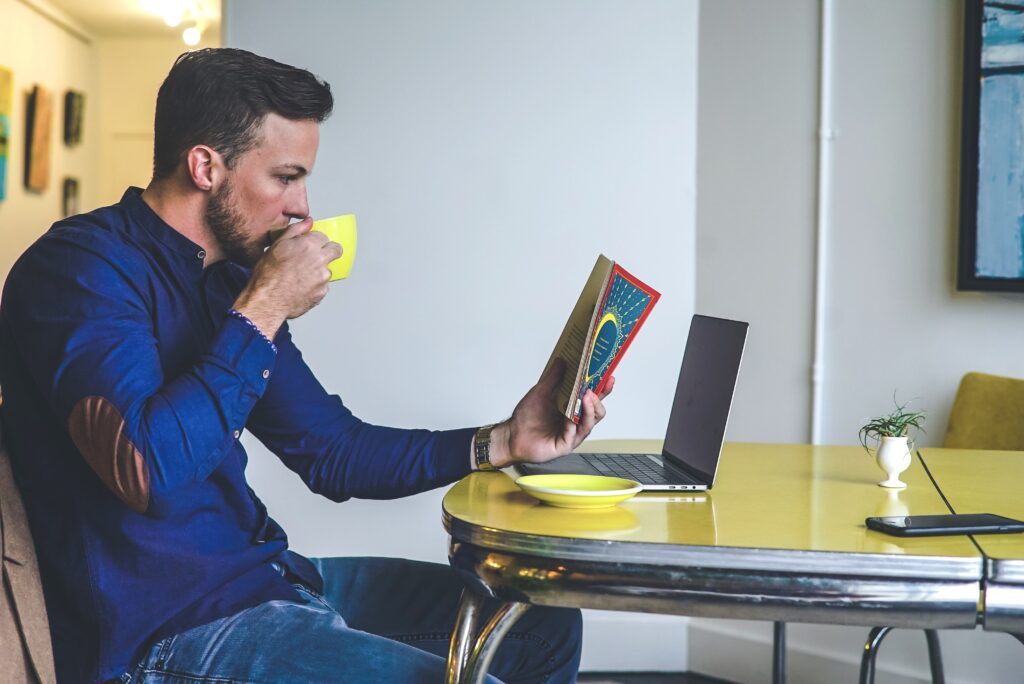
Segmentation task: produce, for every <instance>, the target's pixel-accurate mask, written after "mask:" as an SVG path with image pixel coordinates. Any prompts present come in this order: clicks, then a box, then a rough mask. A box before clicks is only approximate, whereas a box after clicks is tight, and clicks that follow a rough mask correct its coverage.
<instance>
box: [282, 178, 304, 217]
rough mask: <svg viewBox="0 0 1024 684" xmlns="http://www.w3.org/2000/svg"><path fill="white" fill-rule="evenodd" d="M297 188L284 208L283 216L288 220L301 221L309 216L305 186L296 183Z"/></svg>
mask: <svg viewBox="0 0 1024 684" xmlns="http://www.w3.org/2000/svg"><path fill="white" fill-rule="evenodd" d="M296 185H297V186H298V187H297V188H296V190H295V192H294V193H293V194H292V196H291V197H290V198H289V201H288V205H287V206H286V207H285V214H287V215H288V216H289V217H290V218H293V219H299V220H302V219H304V218H306V217H307V216H309V199H308V198H307V196H306V184H305V183H296Z"/></svg>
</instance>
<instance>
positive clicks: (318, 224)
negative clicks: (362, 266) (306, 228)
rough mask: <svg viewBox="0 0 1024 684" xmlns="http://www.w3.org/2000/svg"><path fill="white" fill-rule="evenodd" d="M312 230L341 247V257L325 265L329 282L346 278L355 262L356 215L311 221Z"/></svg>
mask: <svg viewBox="0 0 1024 684" xmlns="http://www.w3.org/2000/svg"><path fill="white" fill-rule="evenodd" d="M313 230H315V231H317V232H319V233H323V234H324V235H326V236H327V239H328V240H330V241H331V242H337V243H338V244H339V245H341V250H342V252H341V256H340V257H339V258H337V259H335V260H334V261H332V262H331V263H329V264H327V266H328V268H330V269H331V282H334V281H335V280H341V279H342V278H348V274H349V273H350V272H351V271H352V264H353V262H355V260H356V215H355V214H345V215H343V216H335V217H333V218H325V219H320V220H318V221H313Z"/></svg>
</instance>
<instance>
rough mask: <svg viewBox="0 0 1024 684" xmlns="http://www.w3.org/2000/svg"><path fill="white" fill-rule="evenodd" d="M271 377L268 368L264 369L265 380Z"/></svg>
mask: <svg viewBox="0 0 1024 684" xmlns="http://www.w3.org/2000/svg"><path fill="white" fill-rule="evenodd" d="M269 377H270V371H269V370H267V369H266V368H264V369H263V379H264V380H266V379H267V378H269Z"/></svg>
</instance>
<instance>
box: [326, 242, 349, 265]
mask: <svg viewBox="0 0 1024 684" xmlns="http://www.w3.org/2000/svg"><path fill="white" fill-rule="evenodd" d="M323 250H324V252H325V254H324V258H325V259H327V261H328V262H331V261H334V260H335V259H340V258H341V255H342V254H343V253H344V252H345V250H344V249H342V247H341V245H339V244H338V243H337V242H328V243H326V244H325V245H324V246H323Z"/></svg>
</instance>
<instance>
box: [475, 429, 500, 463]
mask: <svg viewBox="0 0 1024 684" xmlns="http://www.w3.org/2000/svg"><path fill="white" fill-rule="evenodd" d="M493 429H494V425H484V426H483V427H481V428H479V429H478V430H477V431H476V435H475V436H474V437H473V456H474V460H475V461H476V468H477V470H497V468H495V467H494V466H493V465H492V464H491V430H493Z"/></svg>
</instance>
